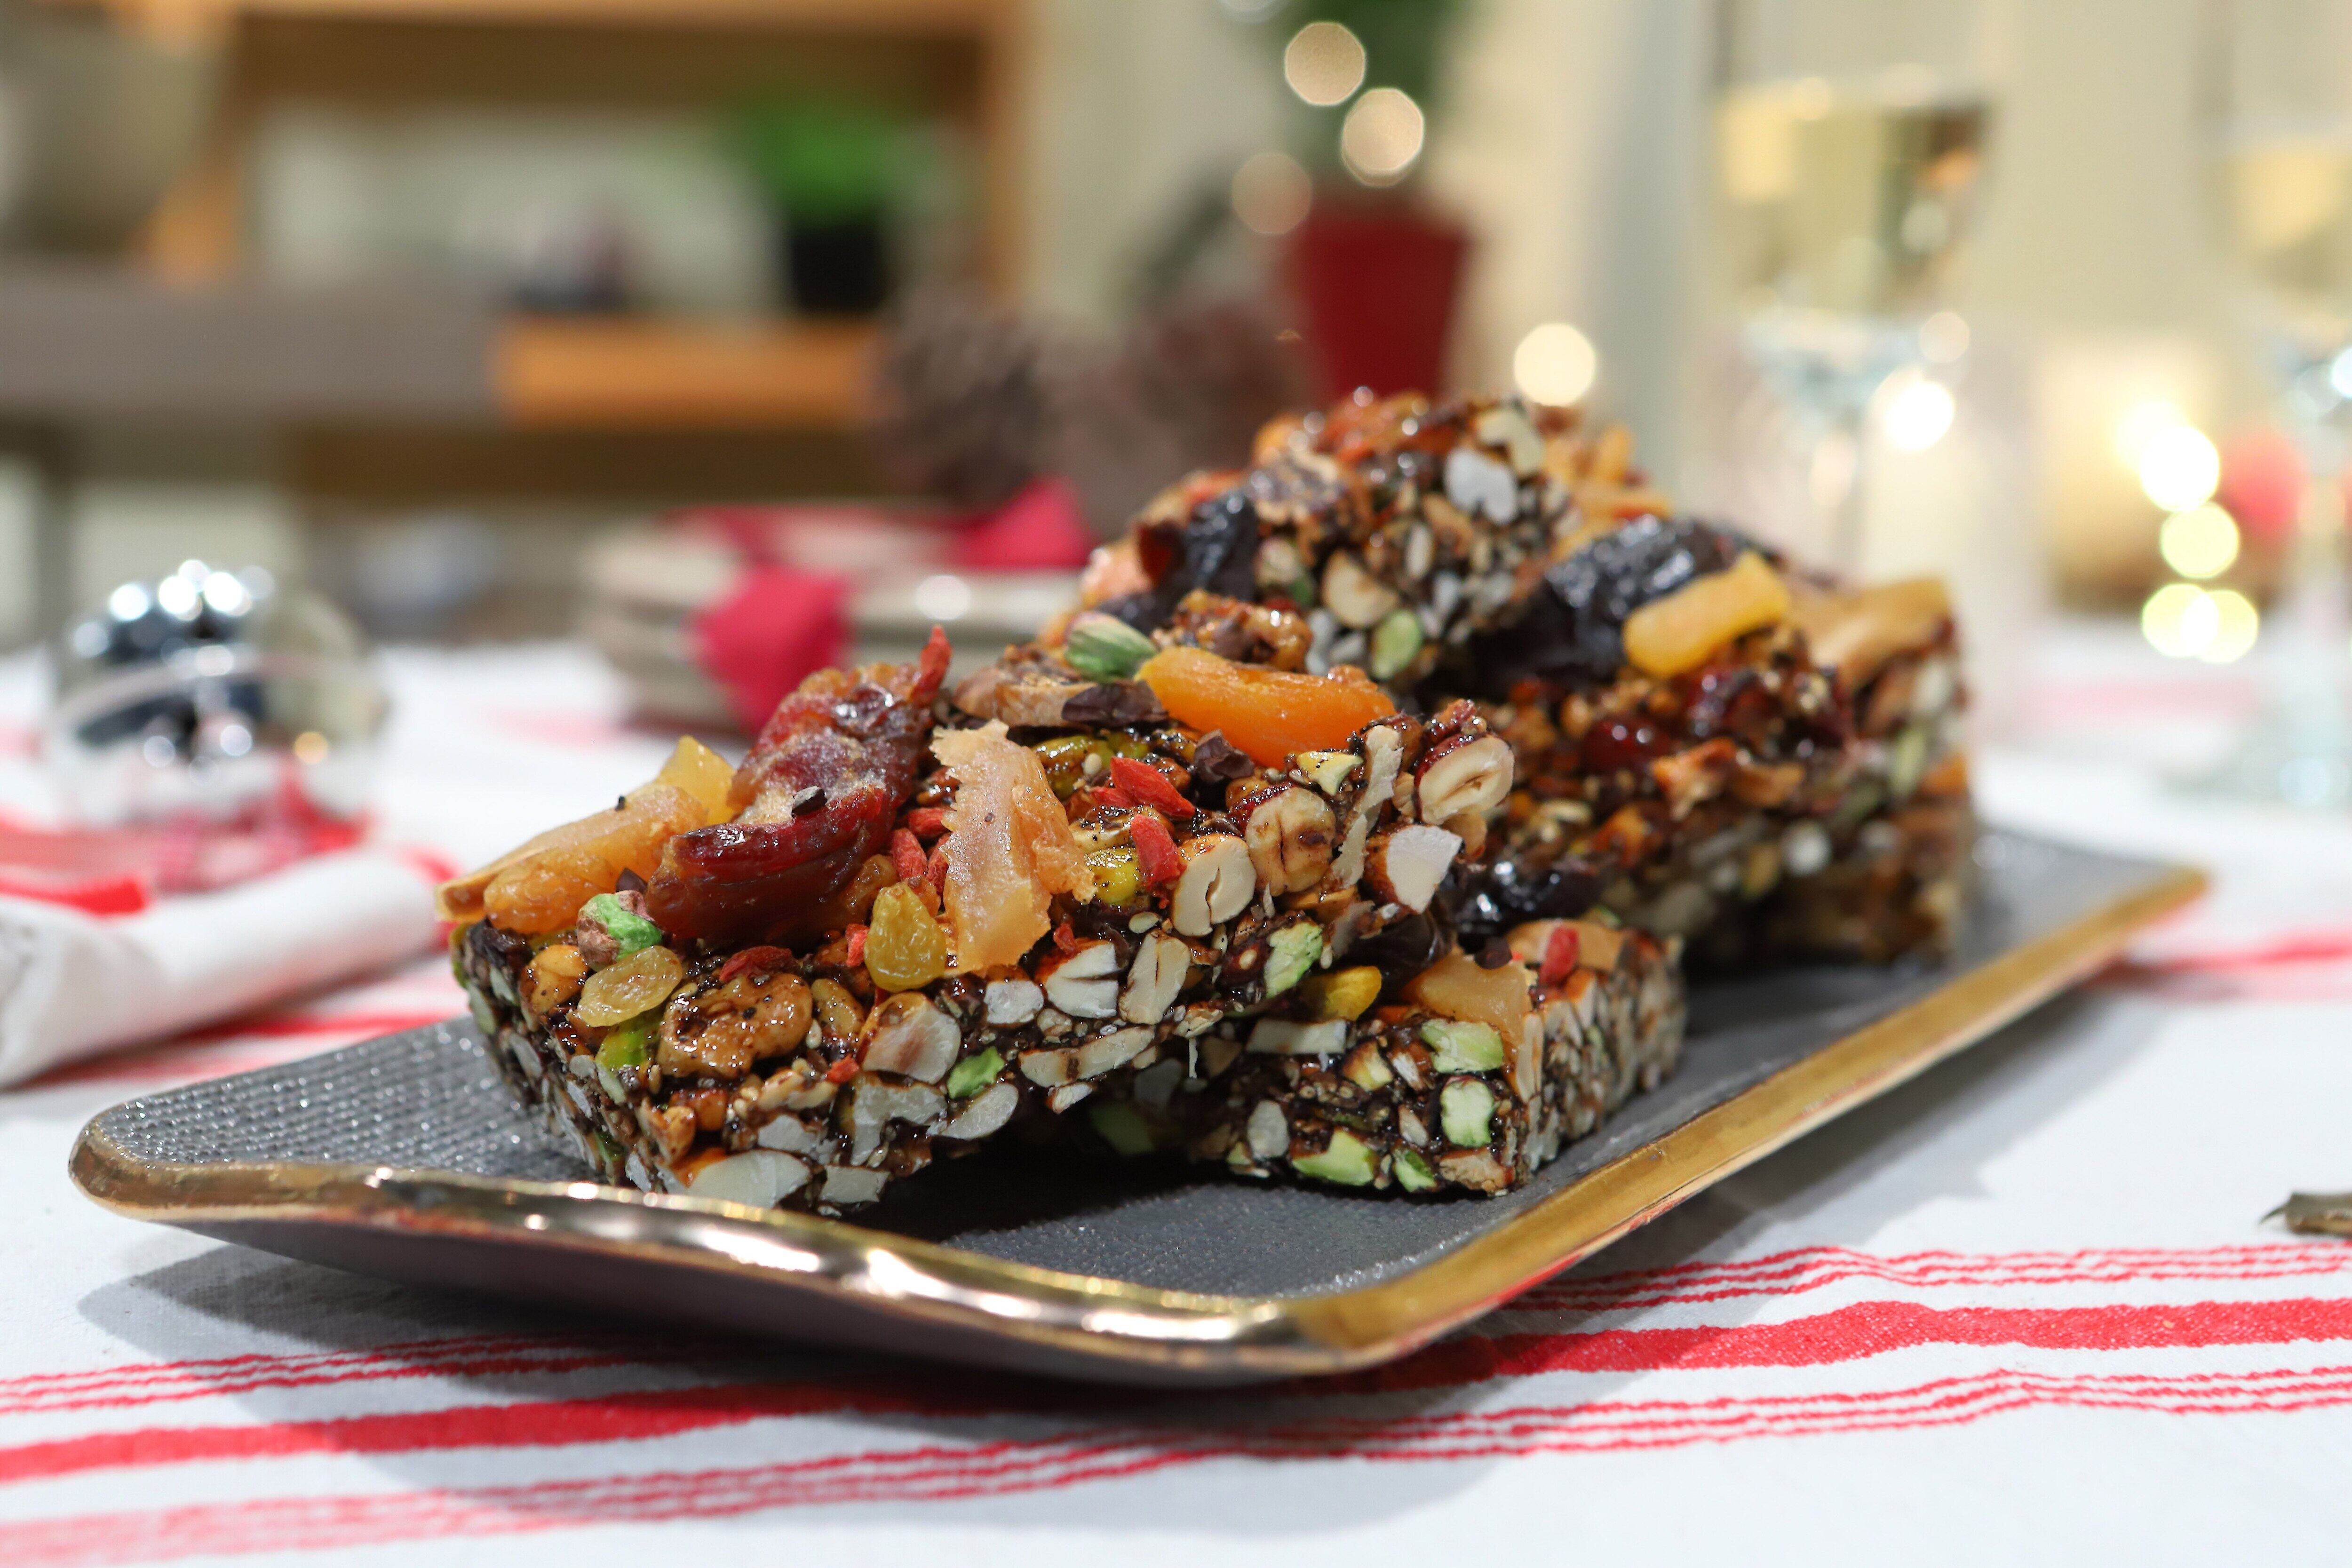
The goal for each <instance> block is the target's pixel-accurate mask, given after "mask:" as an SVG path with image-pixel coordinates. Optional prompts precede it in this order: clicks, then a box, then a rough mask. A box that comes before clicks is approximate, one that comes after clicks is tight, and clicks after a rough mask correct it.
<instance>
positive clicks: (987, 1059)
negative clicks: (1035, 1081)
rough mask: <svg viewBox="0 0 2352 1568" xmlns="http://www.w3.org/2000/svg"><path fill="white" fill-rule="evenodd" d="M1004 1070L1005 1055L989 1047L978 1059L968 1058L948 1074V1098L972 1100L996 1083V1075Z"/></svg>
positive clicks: (957, 1064)
mask: <svg viewBox="0 0 2352 1568" xmlns="http://www.w3.org/2000/svg"><path fill="white" fill-rule="evenodd" d="M1003 1070H1004V1053H1003V1052H1002V1051H1000V1050H998V1049H997V1048H996V1047H994V1046H991V1047H988V1048H987V1049H986V1050H984V1051H982V1052H981V1053H980V1055H978V1056H976V1057H966V1058H964V1059H963V1060H961V1061H960V1062H958V1063H956V1065H955V1068H954V1070H952V1071H950V1073H949V1074H948V1083H947V1089H948V1098H949V1099H950V1100H970V1099H971V1097H972V1096H973V1095H975V1094H978V1093H979V1092H980V1091H981V1090H982V1089H985V1088H987V1087H988V1086H989V1085H990V1084H992V1083H993V1082H995V1081H996V1075H997V1074H998V1073H1001V1072H1003Z"/></svg>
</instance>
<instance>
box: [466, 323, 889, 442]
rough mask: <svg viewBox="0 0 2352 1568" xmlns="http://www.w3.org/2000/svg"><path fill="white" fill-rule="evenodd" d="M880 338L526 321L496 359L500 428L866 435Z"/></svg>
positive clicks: (758, 328)
mask: <svg viewBox="0 0 2352 1568" xmlns="http://www.w3.org/2000/svg"><path fill="white" fill-rule="evenodd" d="M875 341H876V332H875V329H874V328H872V327H870V326H866V325H863V324H856V323H821V322H793V323H782V324H775V325H758V324H751V323H721V324H716V325H706V324H698V323H681V322H674V321H626V320H622V321H562V320H549V319H535V318H520V319H514V320H509V321H505V322H504V323H502V324H501V325H500V326H499V329H498V332H497V336H496V338H495V340H494V342H493V346H492V351H491V380H492V384H493V386H494V389H495V393H496V397H497V404H498V411H499V417H500V419H501V420H502V421H503V422H505V423H508V424H510V425H514V426H520V427H522V428H526V429H537V430H554V429H586V430H650V429H658V430H677V429H717V430H730V429H733V430H740V429H760V428H765V427H772V426H797V427H803V428H814V429H841V430H846V429H854V428H856V427H857V426H860V425H861V424H862V423H863V422H864V420H865V419H866V415H867V413H868V404H869V402H870V395H869V392H868V380H869V372H868V367H869V364H870V363H871V358H872V353H873V349H874V345H875Z"/></svg>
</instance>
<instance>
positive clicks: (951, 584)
mask: <svg viewBox="0 0 2352 1568" xmlns="http://www.w3.org/2000/svg"><path fill="white" fill-rule="evenodd" d="M714 519H716V520H719V521H713V520H714ZM722 522H723V523H724V526H721V523H722ZM747 540H748V541H749V542H752V543H754V544H756V546H757V548H758V549H759V551H760V552H761V555H762V556H764V557H765V558H768V559H773V560H777V561H781V562H782V563H786V564H789V565H793V566H798V567H801V568H803V569H804V570H807V571H811V572H824V573H830V574H839V575H842V576H846V577H848V578H850V579H851V580H852V581H853V582H855V583H856V584H857V592H856V597H855V598H854V599H853V600H852V601H851V603H850V608H849V621H850V636H851V637H852V639H853V641H852V645H851V647H850V649H849V654H848V658H849V660H850V662H852V663H857V664H866V663H872V662H874V661H876V660H904V659H910V658H913V657H914V656H915V655H916V653H917V652H919V650H920V649H921V647H922V646H923V639H924V638H925V637H929V635H930V630H931V627H932V626H934V625H938V626H945V627H947V629H948V635H949V636H950V637H952V638H954V639H955V645H956V660H955V665H954V667H953V669H952V671H951V679H952V678H955V677H961V676H962V675H965V674H968V673H970V672H971V670H973V669H976V668H980V667H981V666H982V665H983V664H986V663H988V662H989V661H990V660H992V659H993V658H995V657H996V656H997V654H998V653H999V652H1001V651H1002V650H1003V647H1004V646H1005V645H1006V644H1008V643H1018V642H1025V641H1027V640H1028V639H1029V638H1030V637H1034V636H1035V635H1036V632H1037V630H1038V628H1039V627H1041V626H1044V625H1045V622H1046V621H1047V620H1049V619H1051V618H1052V617H1053V616H1055V615H1056V614H1058V613H1059V612H1060V611H1062V610H1064V609H1066V608H1067V607H1068V606H1069V605H1072V604H1075V603H1076V600H1077V583H1078V579H1077V574H1076V573H1064V572H1002V573H999V572H971V573H962V572H958V571H957V570H955V569H954V568H953V567H951V566H950V565H949V564H948V561H947V551H946V535H945V533H944V531H943V530H942V529H941V528H940V526H938V525H937V524H936V523H934V522H932V521H929V520H928V519H927V518H926V516H925V515H924V514H921V513H901V512H897V511H893V510H887V509H884V508H879V507H871V508H856V507H770V508H738V509H727V510H719V509H712V510H709V511H706V512H703V513H688V514H685V515H684V516H683V517H681V518H678V519H674V520H669V521H662V522H656V523H649V524H644V525H640V526H636V527H632V528H627V529H624V530H622V531H618V532H616V533H614V534H612V535H611V536H609V537H607V538H605V539H604V540H602V541H600V542H598V543H597V544H595V545H594V546H593V548H591V549H590V551H589V552H588V556H587V562H586V568H585V572H584V574H583V575H584V590H585V592H584V599H583V605H582V607H581V612H580V623H579V627H580V635H581V636H582V637H584V638H586V639H587V640H588V642H589V643H590V644H591V645H593V647H595V648H596V650H597V651H598V652H599V653H601V654H603V655H604V658H606V659H608V660H609V661H611V663H612V665H613V668H614V669H616V670H617V671H619V672H620V675H621V678H622V679H624V680H625V681H626V682H627V683H628V687H629V692H630V697H631V700H632V701H633V702H634V704H635V707H636V708H637V710H639V711H641V712H644V713H646V714H657V715H660V716H663V717H665V718H670V719H677V720H683V721H688V722H694V723H703V724H720V725H726V726H729V727H730V728H731V727H732V725H733V723H734V718H733V710H732V709H731V708H730V706H729V704H728V700H727V697H726V694H725V693H724V692H723V691H721V690H720V689H719V685H718V683H717V682H715V681H713V680H712V679H710V677H709V676H708V675H706V674H705V673H703V670H702V668H701V666H700V665H699V664H698V662H697V661H696V658H695V651H694V630H693V626H694V620H695V617H696V616H698V615H699V614H701V612H702V611H704V610H705V609H708V608H709V607H710V606H711V605H714V604H717V603H718V602H719V600H721V599H723V598H725V597H726V596H727V595H729V594H730V593H731V592H733V591H734V588H735V585H736V584H737V583H739V582H740V581H741V579H742V574H743V573H744V571H745V570H746V569H747V563H748V561H749V560H750V558H751V557H750V554H749V553H748V552H747V550H746V548H745V544H746V542H747Z"/></svg>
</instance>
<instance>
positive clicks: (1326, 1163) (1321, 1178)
mask: <svg viewBox="0 0 2352 1568" xmlns="http://www.w3.org/2000/svg"><path fill="white" fill-rule="evenodd" d="M1290 1168H1291V1169H1292V1170H1294V1171H1296V1172H1297V1173H1299V1174H1300V1175H1302V1176H1312V1177H1313V1178H1314V1179H1315V1180H1317V1181H1318V1182H1334V1183H1337V1184H1339V1185H1341V1186H1345V1187H1364V1186H1370V1184H1371V1182H1372V1178H1373V1177H1374V1176H1375V1175H1377V1174H1379V1167H1378V1165H1377V1163H1375V1162H1374V1160H1373V1158H1372V1151H1371V1148H1370V1145H1369V1144H1367V1143H1366V1142H1364V1141H1363V1140H1362V1139H1360V1138H1359V1137H1357V1136H1356V1135H1355V1134H1354V1133H1352V1132H1350V1131H1348V1130H1347V1129H1346V1128H1344V1127H1334V1128H1333V1129H1331V1142H1328V1143H1327V1144H1325V1145H1324V1146H1323V1149H1322V1151H1321V1152H1319V1153H1314V1154H1301V1155H1298V1156H1297V1157H1296V1158H1295V1159H1293V1160H1292V1161H1291V1162H1290Z"/></svg>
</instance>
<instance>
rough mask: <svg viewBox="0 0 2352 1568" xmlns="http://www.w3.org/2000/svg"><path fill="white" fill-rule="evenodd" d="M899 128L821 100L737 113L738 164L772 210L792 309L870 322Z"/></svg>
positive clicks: (893, 196)
mask: <svg viewBox="0 0 2352 1568" xmlns="http://www.w3.org/2000/svg"><path fill="white" fill-rule="evenodd" d="M905 130H906V125H905V121H903V120H902V119H900V118H899V117H898V116H897V115H894V114H891V113H889V112H887V111H886V110H881V109H879V108H877V107H875V106H874V105H872V104H866V103H858V102H854V101H850V100H841V99H834V98H824V97H794V98H770V99H762V100H757V101H755V102H753V103H751V104H749V105H747V106H746V107H745V108H744V109H743V110H741V112H740V116H739V118H738V124H737V133H738V136H739V139H740V144H741V146H742V149H743V155H744V159H745V162H746V163H748V164H749V165H750V167H751V172H752V174H753V176H754V177H755V178H757V179H758V180H759V182H760V183H761V184H762V185H763V186H765V187H766V189H767V191H768V194H769V195H771V196H772V198H773V199H774V201H775V203H776V205H777V207H778V208H779V210H780V216H781V221H782V233H781V246H780V248H781V251H782V264H783V272H784V275H785V277H786V279H788V280H789V282H790V285H791V290H792V303H793V305H794V306H795V307H796V308H797V309H799V310H803V311H807V312H810V313H812V314H815V315H851V316H862V315H871V314H872V313H873V312H875V311H876V310H880V309H881V308H882V305H883V304H884V302H885V301H886V300H888V298H889V296H890V290H891V285H892V282H893V280H894V279H893V274H894V271H895V269H894V268H893V267H892V265H891V248H892V247H891V233H890V228H891V214H892V208H893V206H894V205H896V201H897V198H898V195H899V194H900V192H901V190H902V188H903V187H904V186H905V185H906V184H907V183H908V177H909V172H908V168H907V156H906V153H905V146H906V136H905Z"/></svg>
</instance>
